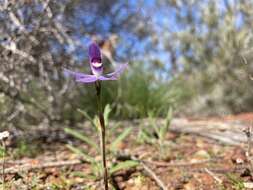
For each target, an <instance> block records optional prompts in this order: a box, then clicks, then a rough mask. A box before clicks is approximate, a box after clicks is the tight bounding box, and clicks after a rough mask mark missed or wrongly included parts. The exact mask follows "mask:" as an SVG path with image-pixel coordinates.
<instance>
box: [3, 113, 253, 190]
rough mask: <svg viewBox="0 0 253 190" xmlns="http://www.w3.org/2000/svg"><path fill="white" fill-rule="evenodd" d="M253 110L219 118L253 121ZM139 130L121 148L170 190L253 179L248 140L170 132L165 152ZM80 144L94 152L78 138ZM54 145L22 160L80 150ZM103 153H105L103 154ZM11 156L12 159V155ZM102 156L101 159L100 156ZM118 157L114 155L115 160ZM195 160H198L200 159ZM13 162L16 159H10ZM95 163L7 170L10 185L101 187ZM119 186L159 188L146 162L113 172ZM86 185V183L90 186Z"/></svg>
mask: <svg viewBox="0 0 253 190" xmlns="http://www.w3.org/2000/svg"><path fill="white" fill-rule="evenodd" d="M252 118H253V113H244V114H239V115H236V116H232V115H231V116H226V117H222V118H210V120H212V119H219V120H224V121H238V120H239V121H242V122H245V123H250V122H251V121H252ZM136 137H137V135H133V134H132V135H131V137H130V138H128V139H127V140H126V141H124V142H123V143H121V144H120V145H119V147H118V148H119V149H120V151H124V152H127V153H131V155H135V156H136V157H138V158H140V159H142V160H144V161H147V162H146V165H147V166H148V167H150V169H151V170H152V171H153V172H154V173H155V174H156V175H157V176H158V178H159V179H160V180H161V181H163V182H164V184H165V185H166V186H167V188H168V189H169V190H179V189H185V190H219V189H229V190H230V189H231V190H233V189H235V190H237V189H246V188H245V187H243V183H245V182H247V183H251V182H252V177H251V172H250V167H249V162H248V160H247V158H246V156H245V147H243V146H224V145H221V144H219V143H217V142H216V141H214V140H210V139H205V138H203V137H199V136H195V135H179V134H174V133H168V134H167V138H166V142H167V144H168V145H167V146H166V149H165V151H164V152H163V154H162V153H161V152H160V150H159V148H158V146H156V145H152V144H148V143H140V142H138V141H136V140H137V139H136ZM78 144H79V145H77V147H79V148H84V149H85V150H86V152H87V151H88V152H90V154H93V155H94V156H95V154H94V151H93V150H92V149H87V146H83V145H81V144H80V143H78ZM48 146H51V149H50V150H44V152H42V153H41V154H40V155H38V156H37V157H36V158H35V159H32V160H31V159H27V158H25V157H24V158H22V159H20V160H19V162H24V163H27V162H31V164H32V163H33V164H36V163H39V162H38V161H40V162H41V161H42V162H43V161H44V162H47V161H48V160H55V161H57V160H71V159H76V158H78V156H76V155H75V154H73V153H72V152H71V151H69V150H68V149H66V147H65V145H64V144H55V145H54V144H50V145H48ZM98 158H99V157H98ZM11 159H12V158H11V156H10V158H9V161H10V160H11ZM98 160H99V159H98ZM112 160H113V161H114V162H115V161H116V160H115V159H113V158H112V159H109V163H110V161H112ZM194 163H195V164H194ZM7 166H8V167H11V166H13V164H9V165H7ZM91 172H92V169H91V166H90V165H89V164H87V163H86V164H85V163H84V164H78V165H74V166H68V167H59V168H54V167H52V168H46V169H43V170H32V171H29V172H25V173H16V174H11V175H7V176H6V180H7V184H8V185H9V187H10V189H15V188H17V187H18V189H19V190H22V189H21V188H20V187H24V188H23V189H25V188H27V189H32V187H33V188H34V189H38V190H39V189H43V190H44V189H52V190H55V189H56V190H57V189H62V190H79V189H82V188H84V187H86V188H87V189H88V187H89V189H98V190H100V189H101V186H100V183H99V180H98V181H96V180H93V179H88V178H87V177H85V176H83V174H88V173H91ZM112 179H113V181H114V182H113V184H114V186H115V187H116V189H122V190H123V189H124V190H159V187H158V185H157V183H156V181H155V180H154V179H153V178H152V177H150V176H149V175H148V173H147V172H146V171H145V170H143V168H142V167H141V166H138V167H137V168H132V169H129V170H123V171H119V172H117V173H115V174H114V175H113V176H112ZM84 189H85V188H84Z"/></svg>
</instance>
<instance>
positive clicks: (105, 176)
mask: <svg viewBox="0 0 253 190" xmlns="http://www.w3.org/2000/svg"><path fill="white" fill-rule="evenodd" d="M95 85H96V91H97V106H98V115H99V122H100V127H101V128H100V148H101V155H102V163H103V179H104V190H108V174H107V166H106V151H105V148H106V147H105V120H104V115H103V111H102V102H101V83H100V82H99V81H98V82H96V83H95Z"/></svg>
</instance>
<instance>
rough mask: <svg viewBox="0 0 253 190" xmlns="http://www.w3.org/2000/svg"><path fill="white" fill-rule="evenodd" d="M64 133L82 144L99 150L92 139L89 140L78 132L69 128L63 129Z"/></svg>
mask: <svg viewBox="0 0 253 190" xmlns="http://www.w3.org/2000/svg"><path fill="white" fill-rule="evenodd" d="M64 131H65V132H66V133H68V134H70V135H72V136H74V137H76V138H78V139H80V140H82V141H83V142H85V143H87V144H88V145H90V146H92V147H93V148H95V149H96V150H99V147H98V146H97V144H96V142H94V141H93V140H92V139H90V138H89V137H87V136H85V135H83V134H81V133H80V132H78V131H75V130H73V129H70V128H65V129H64Z"/></svg>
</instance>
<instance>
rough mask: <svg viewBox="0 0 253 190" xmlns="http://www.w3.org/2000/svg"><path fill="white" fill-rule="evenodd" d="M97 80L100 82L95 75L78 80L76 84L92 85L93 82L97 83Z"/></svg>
mask: <svg viewBox="0 0 253 190" xmlns="http://www.w3.org/2000/svg"><path fill="white" fill-rule="evenodd" d="M97 80H98V77H96V76H95V75H90V76H87V77H83V78H77V79H76V82H81V83H92V82H96V81H97Z"/></svg>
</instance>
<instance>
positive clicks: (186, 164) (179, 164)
mask: <svg viewBox="0 0 253 190" xmlns="http://www.w3.org/2000/svg"><path fill="white" fill-rule="evenodd" d="M219 159H220V158H212V159H205V160H199V161H193V162H174V163H171V162H170V163H168V162H158V161H144V162H146V163H148V164H152V165H155V166H158V167H190V166H194V165H201V164H206V163H210V162H216V161H217V160H219Z"/></svg>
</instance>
